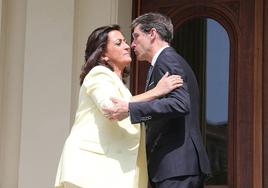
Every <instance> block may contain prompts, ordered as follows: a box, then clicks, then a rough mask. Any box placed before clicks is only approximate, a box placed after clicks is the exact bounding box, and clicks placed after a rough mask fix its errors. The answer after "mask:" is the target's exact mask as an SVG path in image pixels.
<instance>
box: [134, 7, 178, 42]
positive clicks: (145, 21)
mask: <svg viewBox="0 0 268 188" xmlns="http://www.w3.org/2000/svg"><path fill="white" fill-rule="evenodd" d="M137 26H139V27H140V30H141V31H142V32H144V33H149V32H150V30H151V29H152V28H155V29H156V31H157V33H158V34H159V36H160V38H161V39H162V40H164V41H166V42H168V43H171V41H172V39H173V24H172V22H171V19H170V18H169V17H167V16H165V15H163V14H160V13H152V12H150V13H146V14H143V15H141V16H139V17H137V18H136V19H134V20H133V22H132V24H131V28H132V29H134V28H135V27H137Z"/></svg>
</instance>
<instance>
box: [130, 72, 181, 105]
mask: <svg viewBox="0 0 268 188" xmlns="http://www.w3.org/2000/svg"><path fill="white" fill-rule="evenodd" d="M168 74H169V73H168V72H167V73H166V74H165V75H164V76H163V77H162V78H161V79H160V80H159V82H158V83H157V85H156V86H155V87H154V88H153V89H151V90H149V91H147V92H145V93H142V94H139V95H135V96H133V97H132V98H131V101H130V102H142V101H150V100H153V99H156V98H159V97H161V96H163V95H166V94H168V93H169V92H171V91H172V90H173V89H176V88H177V87H180V86H182V85H183V80H182V79H181V77H180V76H179V75H171V76H168Z"/></svg>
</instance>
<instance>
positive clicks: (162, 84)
mask: <svg viewBox="0 0 268 188" xmlns="http://www.w3.org/2000/svg"><path fill="white" fill-rule="evenodd" d="M182 85H183V80H182V78H181V76H179V75H171V76H169V73H168V72H166V74H165V75H164V76H163V77H162V78H161V79H160V80H159V82H158V83H157V85H156V86H155V88H153V90H154V92H155V94H156V95H157V96H158V97H160V96H163V95H166V94H168V93H169V92H171V91H172V90H173V89H176V88H178V87H180V86H182Z"/></svg>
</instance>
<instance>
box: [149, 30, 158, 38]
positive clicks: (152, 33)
mask: <svg viewBox="0 0 268 188" xmlns="http://www.w3.org/2000/svg"><path fill="white" fill-rule="evenodd" d="M150 36H151V38H152V39H155V38H156V36H157V31H156V29H155V28H152V29H151V30H150Z"/></svg>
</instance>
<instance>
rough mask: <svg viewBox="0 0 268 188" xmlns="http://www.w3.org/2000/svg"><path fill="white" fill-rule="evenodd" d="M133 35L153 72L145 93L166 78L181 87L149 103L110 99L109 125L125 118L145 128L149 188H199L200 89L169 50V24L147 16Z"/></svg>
mask: <svg viewBox="0 0 268 188" xmlns="http://www.w3.org/2000/svg"><path fill="white" fill-rule="evenodd" d="M132 29H133V34H132V36H133V42H132V44H131V47H132V48H133V50H134V52H135V54H136V56H137V59H138V60H139V61H147V62H149V63H150V64H151V66H152V67H151V68H150V69H151V70H149V72H148V75H147V78H148V79H147V84H146V90H149V89H151V88H153V87H155V86H156V84H157V82H158V81H159V80H160V79H161V77H162V76H163V75H164V74H165V73H166V72H169V73H170V74H176V75H180V76H181V77H182V78H183V81H184V83H183V86H181V87H179V88H177V89H175V90H173V91H172V92H170V93H169V94H167V95H165V96H163V97H162V98H159V99H156V100H153V101H148V102H130V103H127V102H125V101H121V100H119V99H112V100H113V102H114V103H115V106H114V107H113V108H111V109H105V111H106V112H107V113H109V114H111V115H110V118H111V119H117V120H121V119H124V118H125V117H126V116H127V115H126V114H129V115H130V119H131V122H132V123H140V122H144V123H145V125H146V150H147V159H148V172H149V179H150V183H151V185H152V187H153V188H199V187H203V184H204V177H205V175H207V174H209V173H210V167H209V161H208V157H207V154H206V151H205V148H204V146H203V142H202V137H201V133H200V129H199V89H198V84H197V81H196V78H195V75H194V73H193V71H192V69H191V68H190V66H189V65H188V63H187V62H186V61H185V60H184V59H183V58H182V57H181V56H180V55H179V54H178V53H177V52H176V51H175V50H174V49H173V48H171V47H170V46H169V45H170V42H171V40H172V38H173V25H172V23H171V20H170V19H169V18H167V17H166V16H164V15H161V14H158V13H148V14H144V15H141V16H139V17H138V18H136V19H135V20H134V21H133V22H132ZM126 112H129V113H126Z"/></svg>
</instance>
